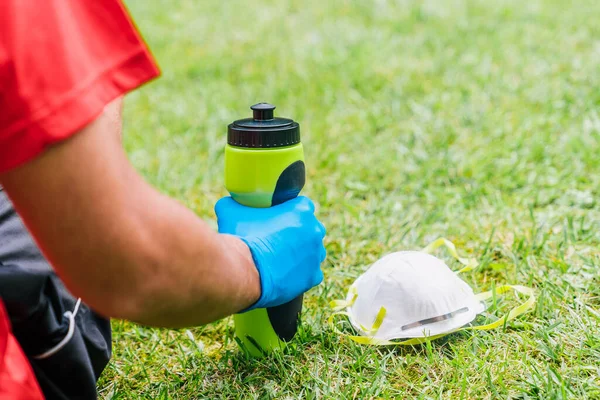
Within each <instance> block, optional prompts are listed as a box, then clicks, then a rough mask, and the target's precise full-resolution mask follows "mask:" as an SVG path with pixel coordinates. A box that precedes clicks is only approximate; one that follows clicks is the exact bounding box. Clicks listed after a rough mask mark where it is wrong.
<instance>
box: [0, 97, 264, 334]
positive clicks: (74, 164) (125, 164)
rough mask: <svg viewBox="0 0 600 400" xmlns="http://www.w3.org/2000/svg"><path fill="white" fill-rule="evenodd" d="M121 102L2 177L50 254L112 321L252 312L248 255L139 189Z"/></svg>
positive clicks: (255, 293)
mask: <svg viewBox="0 0 600 400" xmlns="http://www.w3.org/2000/svg"><path fill="white" fill-rule="evenodd" d="M119 103H120V102H116V103H113V104H111V105H110V106H108V107H107V110H106V111H105V113H104V114H103V115H102V116H100V117H99V118H98V119H97V120H96V121H94V122H93V123H91V124H90V125H89V126H87V127H86V128H84V129H83V130H82V131H81V132H79V133H78V134H76V135H75V136H73V137H72V138H71V139H69V140H67V141H65V142H62V143H61V144H59V145H57V146H54V147H53V148H51V149H49V150H48V151H46V152H45V153H44V154H43V155H42V156H40V157H38V158H36V159H35V160H33V161H31V162H29V163H27V164H25V165H24V166H22V167H19V168H17V169H15V170H12V171H9V172H7V173H5V174H3V175H0V183H1V184H2V185H4V187H5V189H6V191H7V193H8V195H9V196H10V198H11V200H12V202H13V203H14V205H15V208H16V209H17V211H18V212H19V214H20V215H21V216H22V218H23V220H24V221H25V223H26V225H27V227H28V229H29V230H30V231H31V232H32V234H33V235H34V237H35V238H36V240H37V242H38V244H39V245H40V247H41V248H42V250H43V251H44V254H45V255H46V257H47V258H48V260H49V261H50V262H51V263H52V265H53V266H54V268H55V269H56V271H57V272H58V274H59V275H60V276H61V277H62V279H63V280H64V282H65V283H66V285H67V287H68V288H69V289H70V290H71V291H72V292H73V293H74V294H75V295H77V296H80V297H82V298H83V300H84V301H86V302H87V303H88V304H89V305H90V306H92V307H93V308H94V309H95V310H97V311H98V312H100V313H101V314H104V315H106V316H109V317H115V318H126V319H130V320H133V321H136V322H140V323H144V324H148V325H154V326H164V327H181V326H190V325H200V324H204V323H207V322H210V321H214V320H216V319H218V318H221V317H223V316H226V315H229V314H232V313H235V312H237V311H240V310H241V309H243V308H245V307H247V306H249V305H251V304H252V303H254V302H255V301H256V300H257V299H258V297H259V296H260V280H259V276H258V272H257V270H256V268H255V266H254V263H253V261H252V257H251V254H250V251H249V249H248V248H247V246H246V245H245V244H244V243H243V242H242V241H240V240H239V239H237V238H234V237H232V236H226V235H219V234H217V233H215V232H214V231H212V229H210V227H209V226H207V224H205V223H204V222H203V221H202V220H200V219H199V218H198V217H197V216H196V215H195V214H193V213H192V212H191V211H189V210H188V209H186V208H185V207H183V206H182V205H180V204H179V203H177V202H176V201H174V200H172V199H170V198H168V197H166V196H163V195H161V194H160V193H158V192H157V191H156V190H154V189H153V188H152V187H151V186H149V185H148V184H147V183H145V182H144V181H143V179H142V178H141V177H140V175H138V173H137V172H136V171H135V170H134V169H133V167H132V166H131V165H130V163H129V161H128V160H127V157H126V154H125V153H124V151H123V149H122V147H121V143H120V133H119V131H120V128H121V123H120V104H119ZM111 107H113V108H111ZM115 118H116V119H115Z"/></svg>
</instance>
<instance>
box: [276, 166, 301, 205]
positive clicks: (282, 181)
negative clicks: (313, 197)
mask: <svg viewBox="0 0 600 400" xmlns="http://www.w3.org/2000/svg"><path fill="white" fill-rule="evenodd" d="M305 182H306V169H305V167H304V161H302V160H298V161H296V162H293V163H292V164H290V165H288V167H287V168H286V169H284V170H283V172H282V173H281V175H279V178H278V179H277V184H276V185H275V190H274V191H273V197H272V198H271V206H276V205H278V204H281V203H285V202H286V201H288V200H291V199H293V198H296V197H298V195H299V194H300V191H301V190H302V188H303V187H304V183H305Z"/></svg>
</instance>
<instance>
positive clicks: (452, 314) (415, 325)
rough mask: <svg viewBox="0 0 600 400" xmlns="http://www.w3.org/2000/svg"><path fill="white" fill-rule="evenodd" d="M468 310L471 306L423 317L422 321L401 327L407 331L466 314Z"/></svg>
mask: <svg viewBox="0 0 600 400" xmlns="http://www.w3.org/2000/svg"><path fill="white" fill-rule="evenodd" d="M466 312H469V307H463V308H460V309H458V310H456V311H452V312H450V313H448V314H444V315H439V316H437V317H433V318H427V319H422V320H421V321H417V322H413V323H412V324H408V325H404V326H402V327H401V328H400V329H401V330H403V331H407V330H409V329H413V328H418V327H419V326H424V325H429V324H433V323H435V322H440V321H445V320H447V319H450V318H453V317H455V316H457V315H459V314H464V313H466Z"/></svg>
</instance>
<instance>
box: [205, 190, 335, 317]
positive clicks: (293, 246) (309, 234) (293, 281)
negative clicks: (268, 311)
mask: <svg viewBox="0 0 600 400" xmlns="http://www.w3.org/2000/svg"><path fill="white" fill-rule="evenodd" d="M215 212H216V214H217V223H218V225H219V233H225V234H230V235H234V236H237V237H239V238H240V239H241V240H243V241H244V242H245V243H246V244H247V245H248V247H249V248H250V252H251V253H252V257H253V259H254V264H255V265H256V269H258V273H259V275H260V285H261V295H260V298H259V299H258V301H257V302H256V303H254V304H253V305H252V306H251V307H250V308H248V309H247V310H245V311H248V310H251V309H254V308H266V307H274V306H278V305H280V304H284V303H287V302H288V301H290V300H293V299H294V298H296V297H298V296H299V295H300V294H302V293H304V292H306V291H307V290H309V289H310V288H312V287H314V286H316V285H318V284H320V283H321V282H322V281H323V272H322V271H321V263H322V262H323V260H324V259H325V254H326V252H325V247H324V246H323V238H324V237H325V227H324V226H323V225H322V224H321V223H320V222H319V221H318V220H317V218H316V217H315V214H314V212H315V206H314V204H313V203H312V201H310V200H309V199H308V198H306V197H303V196H300V197H298V198H295V199H293V200H289V201H286V202H285V203H283V204H279V205H277V206H274V207H270V208H251V207H246V206H243V205H241V204H238V203H236V202H235V201H234V200H233V199H232V198H231V197H225V198H223V199H221V200H219V201H218V202H217V204H216V206H215Z"/></svg>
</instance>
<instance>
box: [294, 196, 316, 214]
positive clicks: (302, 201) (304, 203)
mask: <svg viewBox="0 0 600 400" xmlns="http://www.w3.org/2000/svg"><path fill="white" fill-rule="evenodd" d="M295 202H296V206H297V207H299V208H301V209H308V210H309V211H310V212H311V213H314V212H315V203H313V202H312V200H311V199H309V198H308V197H306V196H298V197H296V199H295Z"/></svg>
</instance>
